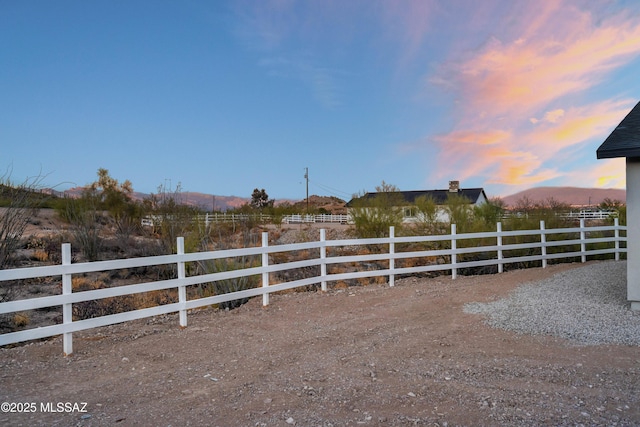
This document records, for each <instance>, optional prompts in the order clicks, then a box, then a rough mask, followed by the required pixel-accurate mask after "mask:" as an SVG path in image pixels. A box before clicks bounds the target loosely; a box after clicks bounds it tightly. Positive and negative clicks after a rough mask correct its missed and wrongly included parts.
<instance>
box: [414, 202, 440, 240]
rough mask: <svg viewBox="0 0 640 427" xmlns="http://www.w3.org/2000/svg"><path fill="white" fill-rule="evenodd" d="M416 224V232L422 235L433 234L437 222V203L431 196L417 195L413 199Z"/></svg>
mask: <svg viewBox="0 0 640 427" xmlns="http://www.w3.org/2000/svg"><path fill="white" fill-rule="evenodd" d="M415 205H416V211H417V212H416V217H417V218H418V222H417V223H416V226H417V228H418V230H417V231H418V232H419V233H422V234H424V235H429V234H435V233H436V231H437V230H436V229H437V224H438V209H439V208H438V204H437V203H436V201H435V199H434V198H433V197H431V196H419V197H418V198H416V200H415Z"/></svg>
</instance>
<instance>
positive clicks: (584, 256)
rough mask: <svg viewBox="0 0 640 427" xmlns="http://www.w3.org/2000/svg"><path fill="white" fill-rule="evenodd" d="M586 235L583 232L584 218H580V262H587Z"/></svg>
mask: <svg viewBox="0 0 640 427" xmlns="http://www.w3.org/2000/svg"><path fill="white" fill-rule="evenodd" d="M586 239H587V233H585V231H584V218H580V252H581V253H582V256H581V259H582V262H587V243H586Z"/></svg>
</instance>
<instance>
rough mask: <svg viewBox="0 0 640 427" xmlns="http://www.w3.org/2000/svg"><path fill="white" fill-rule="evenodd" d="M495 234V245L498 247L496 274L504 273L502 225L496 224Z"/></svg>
mask: <svg viewBox="0 0 640 427" xmlns="http://www.w3.org/2000/svg"><path fill="white" fill-rule="evenodd" d="M496 231H497V232H498V233H497V245H498V273H502V272H503V271H504V265H503V264H502V223H501V222H498V223H497V224H496Z"/></svg>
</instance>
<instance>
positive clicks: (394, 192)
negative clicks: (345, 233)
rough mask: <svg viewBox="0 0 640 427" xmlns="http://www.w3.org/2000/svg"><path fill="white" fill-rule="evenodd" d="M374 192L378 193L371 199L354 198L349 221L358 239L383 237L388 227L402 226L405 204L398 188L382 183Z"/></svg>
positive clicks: (364, 197)
mask: <svg viewBox="0 0 640 427" xmlns="http://www.w3.org/2000/svg"><path fill="white" fill-rule="evenodd" d="M376 190H378V192H377V193H376V194H375V195H373V196H372V197H366V196H362V197H357V198H356V196H354V199H355V200H354V202H353V208H352V211H351V219H352V220H353V222H354V225H355V228H356V234H357V235H358V237H361V238H375V237H384V236H386V235H387V234H388V232H389V227H391V226H394V227H397V228H400V227H401V225H402V217H403V215H402V207H403V204H405V203H406V202H405V200H404V199H403V197H402V194H401V193H400V191H399V190H398V187H396V186H395V185H391V184H387V183H385V182H384V181H382V184H381V185H380V186H378V187H376Z"/></svg>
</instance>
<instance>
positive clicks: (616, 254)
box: [613, 218, 620, 261]
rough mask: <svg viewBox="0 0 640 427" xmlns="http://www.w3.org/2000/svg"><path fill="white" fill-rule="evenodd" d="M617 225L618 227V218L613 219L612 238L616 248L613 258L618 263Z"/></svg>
mask: <svg viewBox="0 0 640 427" xmlns="http://www.w3.org/2000/svg"><path fill="white" fill-rule="evenodd" d="M618 225H619V221H618V218H613V226H614V227H615V229H614V231H613V233H614V234H613V237H614V239H615V248H616V252H615V258H616V261H620V240H619V239H620V230H618Z"/></svg>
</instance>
